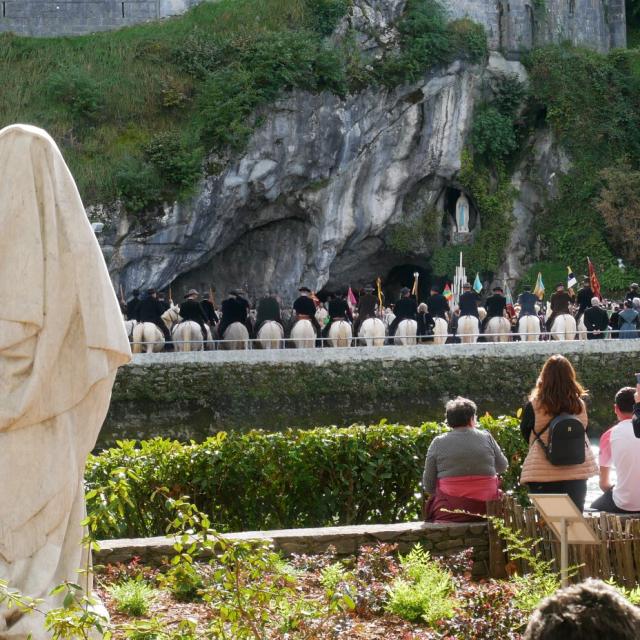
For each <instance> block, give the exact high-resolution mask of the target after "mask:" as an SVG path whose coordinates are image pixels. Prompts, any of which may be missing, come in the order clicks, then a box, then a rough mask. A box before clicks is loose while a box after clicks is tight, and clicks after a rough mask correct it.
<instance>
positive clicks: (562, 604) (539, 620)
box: [522, 578, 640, 640]
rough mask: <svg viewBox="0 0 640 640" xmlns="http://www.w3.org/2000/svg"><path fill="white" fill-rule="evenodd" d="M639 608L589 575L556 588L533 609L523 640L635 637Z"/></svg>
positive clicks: (626, 639)
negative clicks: (561, 587) (554, 591)
mask: <svg viewBox="0 0 640 640" xmlns="http://www.w3.org/2000/svg"><path fill="white" fill-rule="evenodd" d="M638 629H640V609H638V608H637V607H634V606H633V605H632V604H631V603H630V602H629V601H628V600H626V599H625V598H624V597H623V596H621V595H620V594H619V593H618V592H617V591H616V590H615V589H614V588H613V587H610V586H609V585H607V584H605V583H604V582H602V581H601V580H594V579H593V578H588V579H587V580H585V581H584V582H581V583H580V584H575V585H572V586H570V587H566V588H565V589H560V590H558V591H556V593H554V594H553V595H552V596H549V597H548V598H546V599H545V600H543V601H542V602H541V603H540V604H539V605H538V608H537V609H536V610H535V611H534V612H533V615H532V616H531V619H530V620H529V625H528V626H527V630H526V631H525V634H524V636H522V638H523V640H593V639H594V638H600V639H601V640H614V638H615V640H637V638H638Z"/></svg>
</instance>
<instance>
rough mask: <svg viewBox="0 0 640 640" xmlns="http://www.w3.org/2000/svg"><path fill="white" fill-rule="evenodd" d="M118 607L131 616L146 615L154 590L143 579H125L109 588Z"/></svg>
mask: <svg viewBox="0 0 640 640" xmlns="http://www.w3.org/2000/svg"><path fill="white" fill-rule="evenodd" d="M109 593H110V594H111V597H112V598H113V600H114V602H115V605H116V609H117V610H118V611H120V612H121V613H126V614H128V615H130V616H146V615H147V614H148V613H149V606H150V603H151V599H152V598H153V594H154V590H153V589H152V588H151V587H150V586H149V585H148V584H147V583H146V582H144V581H142V580H124V581H122V582H120V583H118V584H114V585H112V586H111V587H110V588H109Z"/></svg>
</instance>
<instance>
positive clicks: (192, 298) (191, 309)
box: [178, 289, 207, 340]
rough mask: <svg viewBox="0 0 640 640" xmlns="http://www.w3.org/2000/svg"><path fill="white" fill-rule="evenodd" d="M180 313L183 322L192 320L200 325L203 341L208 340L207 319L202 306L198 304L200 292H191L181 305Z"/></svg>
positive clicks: (191, 290) (192, 290)
mask: <svg viewBox="0 0 640 640" xmlns="http://www.w3.org/2000/svg"><path fill="white" fill-rule="evenodd" d="M178 313H180V317H181V318H182V320H183V321H186V320H190V321H192V322H196V323H198V324H199V325H200V330H201V331H202V339H203V340H206V339H207V328H206V323H207V318H206V316H205V314H204V310H203V309H202V305H201V304H200V303H199V302H198V292H197V291H196V290H195V289H190V290H189V292H188V293H187V295H186V299H185V301H184V302H182V303H181V304H180V307H179V311H178Z"/></svg>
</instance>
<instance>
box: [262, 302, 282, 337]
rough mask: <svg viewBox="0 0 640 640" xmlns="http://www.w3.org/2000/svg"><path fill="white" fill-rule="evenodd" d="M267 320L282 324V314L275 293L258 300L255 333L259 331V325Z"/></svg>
mask: <svg viewBox="0 0 640 640" xmlns="http://www.w3.org/2000/svg"><path fill="white" fill-rule="evenodd" d="M267 321H273V322H278V323H279V324H280V325H282V315H281V313H280V303H279V302H278V299H277V298H276V296H275V294H273V293H270V294H269V295H267V296H265V297H264V298H261V299H260V300H259V301H258V309H257V314H256V334H257V333H258V331H260V327H261V326H262V325H263V324H264V323H265V322H267Z"/></svg>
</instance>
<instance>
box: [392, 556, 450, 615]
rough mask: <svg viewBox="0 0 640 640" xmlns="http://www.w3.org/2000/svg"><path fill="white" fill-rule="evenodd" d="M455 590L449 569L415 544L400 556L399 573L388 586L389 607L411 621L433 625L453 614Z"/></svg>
mask: <svg viewBox="0 0 640 640" xmlns="http://www.w3.org/2000/svg"><path fill="white" fill-rule="evenodd" d="M454 590H455V589H454V583H453V579H452V577H451V574H450V573H449V571H447V570H446V569H444V568H443V567H441V566H440V565H439V564H438V563H436V562H433V560H432V559H431V556H430V554H429V552H428V551H424V550H423V549H422V547H421V546H420V545H416V546H415V547H414V548H413V549H412V550H411V552H410V553H408V554H407V555H406V556H404V557H403V558H401V559H400V575H399V576H398V577H397V578H396V579H395V580H394V581H393V582H392V583H391V585H390V586H389V601H388V603H387V609H388V610H389V611H390V612H391V613H395V614H396V615H398V616H400V617H401V618H405V619H407V620H409V621H410V622H418V621H424V622H426V623H427V624H428V625H430V626H431V625H433V624H434V623H436V622H437V621H439V620H442V619H445V618H451V617H452V616H453V614H454V611H455V609H454V605H455V601H454V598H453V593H454Z"/></svg>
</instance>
